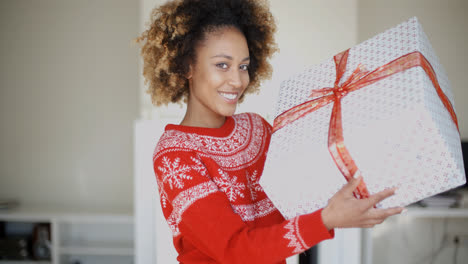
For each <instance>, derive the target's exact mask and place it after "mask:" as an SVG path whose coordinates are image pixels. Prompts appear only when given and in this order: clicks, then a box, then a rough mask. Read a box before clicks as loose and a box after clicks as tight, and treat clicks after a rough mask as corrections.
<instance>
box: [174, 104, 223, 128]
mask: <svg viewBox="0 0 468 264" xmlns="http://www.w3.org/2000/svg"><path fill="white" fill-rule="evenodd" d="M225 121H226V117H225V116H213V115H210V114H208V113H206V114H203V113H194V111H190V105H189V104H187V110H186V111H185V116H184V119H182V122H180V124H181V125H183V126H192V127H206V128H220V127H222V126H223V125H224V122H225Z"/></svg>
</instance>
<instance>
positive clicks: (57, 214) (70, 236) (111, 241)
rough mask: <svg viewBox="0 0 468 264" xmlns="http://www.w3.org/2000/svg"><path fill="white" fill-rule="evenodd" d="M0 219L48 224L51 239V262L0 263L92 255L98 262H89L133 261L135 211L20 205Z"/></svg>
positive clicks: (56, 263)
mask: <svg viewBox="0 0 468 264" xmlns="http://www.w3.org/2000/svg"><path fill="white" fill-rule="evenodd" d="M0 221H4V222H23V223H49V224H50V226H51V240H52V241H51V245H52V259H51V261H2V260H0V264H16V263H20V264H29V263H31V264H32V263H34V264H36V263H43V264H68V263H69V262H68V261H69V260H82V259H86V260H87V261H88V260H89V259H92V258H99V261H89V262H90V263H93V262H94V263H104V262H105V263H107V262H109V263H113V264H114V263H115V264H117V263H124V264H131V263H133V256H134V246H133V244H134V242H133V241H134V235H133V233H134V224H133V222H134V220H133V212H124V211H108V212H105V213H103V212H98V211H90V210H70V209H69V208H68V209H63V208H41V207H19V208H16V209H13V210H8V211H0ZM105 259H108V261H106V260H105ZM87 261H80V263H87Z"/></svg>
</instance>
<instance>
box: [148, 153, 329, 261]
mask: <svg viewBox="0 0 468 264" xmlns="http://www.w3.org/2000/svg"><path fill="white" fill-rule="evenodd" d="M154 170H155V173H156V175H157V181H158V186H159V192H160V197H161V204H162V207H163V212H164V215H165V217H166V220H167V222H168V224H169V226H170V228H171V230H172V232H173V236H174V237H177V236H179V235H183V236H184V237H185V238H186V239H187V240H189V241H190V242H191V243H192V244H193V245H195V247H197V248H198V249H199V250H200V251H201V252H203V253H204V254H205V255H207V256H209V257H210V258H212V259H214V260H215V261H217V262H219V263H276V262H279V261H282V260H284V259H286V258H287V257H289V256H292V255H295V254H298V253H301V252H303V251H305V250H306V249H308V248H310V247H312V246H313V245H315V244H317V243H319V242H320V241H322V240H325V239H329V238H332V237H333V236H334V232H333V230H331V231H328V230H327V228H326V227H325V226H324V224H323V222H322V217H321V210H318V211H316V212H313V213H311V214H307V215H301V216H298V217H295V218H292V219H289V220H284V221H283V222H280V223H276V224H274V225H270V226H266V227H257V228H252V227H249V226H247V224H246V223H244V222H243V221H242V219H241V217H240V216H239V215H238V214H236V213H235V212H234V211H233V208H232V207H231V204H230V202H229V197H228V196H229V192H226V190H223V191H224V192H223V191H221V190H220V187H218V185H219V183H218V184H217V183H216V182H215V181H213V178H212V177H211V176H210V175H208V171H207V170H206V167H204V165H203V164H202V162H201V160H200V159H199V158H198V157H197V155H196V154H194V153H192V152H182V151H177V152H168V153H166V154H164V155H162V156H159V157H157V158H156V159H155V160H154ZM232 191H233V192H235V190H232ZM234 195H235V193H234Z"/></svg>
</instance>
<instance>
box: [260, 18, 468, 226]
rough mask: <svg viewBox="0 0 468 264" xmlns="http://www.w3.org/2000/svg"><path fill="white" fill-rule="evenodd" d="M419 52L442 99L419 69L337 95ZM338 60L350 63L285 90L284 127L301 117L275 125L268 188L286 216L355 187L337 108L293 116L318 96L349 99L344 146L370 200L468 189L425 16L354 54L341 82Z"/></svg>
mask: <svg viewBox="0 0 468 264" xmlns="http://www.w3.org/2000/svg"><path fill="white" fill-rule="evenodd" d="M408 54H410V55H408ZM413 54H417V55H418V56H421V57H423V58H425V61H426V62H428V64H430V66H428V67H426V68H431V71H433V76H434V77H435V78H436V82H437V83H438V85H439V88H438V89H439V92H440V93H438V91H437V89H436V88H435V85H434V83H433V82H432V81H431V79H430V74H428V73H427V71H425V69H424V67H419V66H416V67H410V68H407V69H405V70H402V71H400V72H396V73H392V74H391V75H389V76H387V77H384V78H381V79H379V80H377V81H375V82H370V83H368V84H366V85H363V86H362V87H360V88H359V89H356V90H353V91H349V92H346V93H342V92H341V90H336V89H341V88H339V87H346V86H347V85H348V86H350V85H349V83H359V81H360V78H366V74H369V73H373V72H376V71H379V70H382V69H381V68H379V67H383V66H385V65H389V64H392V63H394V62H395V61H397V63H398V60H399V58H402V57H403V58H408V56H412V55H413ZM337 58H343V56H341V55H340V56H339V55H337V56H335V57H334V58H330V59H329V60H327V61H325V62H323V63H321V64H319V65H315V66H312V67H310V68H308V69H306V70H304V71H303V72H301V73H298V74H296V75H294V76H292V77H291V78H289V79H287V80H285V81H283V82H282V83H281V87H280V92H279V96H278V100H277V104H276V112H275V115H274V116H275V117H276V119H275V120H276V121H278V120H280V119H281V118H282V117H284V116H288V115H290V116H292V117H294V118H293V119H292V120H289V121H288V122H287V124H285V125H282V126H281V127H279V126H276V127H275V131H274V133H273V135H272V138H271V143H270V147H269V151H268V155H267V160H266V163H265V168H264V172H263V176H262V178H261V180H260V184H261V185H262V187H263V189H264V190H265V191H266V193H267V194H268V196H269V197H270V199H271V200H272V201H273V203H274V204H275V206H276V207H277V208H278V209H279V210H280V212H281V213H282V214H283V215H284V216H285V217H286V218H287V219H289V218H292V217H295V216H297V215H300V214H305V213H310V212H313V211H315V210H317V209H319V208H322V207H324V206H326V204H327V202H328V200H329V199H330V198H331V197H332V196H333V194H334V193H336V192H337V191H338V190H339V189H340V188H341V187H342V186H343V185H344V184H345V183H346V181H347V180H346V178H345V176H344V174H343V173H342V172H341V171H340V169H339V166H337V163H336V161H335V160H334V157H333V155H332V153H331V152H330V150H329V129H330V126H331V125H330V124H331V120H330V118H331V116H332V111H335V110H333V108H334V104H335V103H334V102H333V101H332V102H330V103H328V104H324V105H321V106H320V107H316V109H314V111H311V112H310V113H307V114H304V115H303V116H300V117H297V115H294V114H290V112H291V109H293V110H294V109H297V108H298V107H301V106H304V105H308V102H309V101H311V100H312V99H314V98H311V97H310V96H311V94H316V95H317V94H323V96H324V97H326V96H328V97H330V98H331V97H333V96H335V95H336V96H338V95H337V94H340V93H341V95H340V98H341V100H340V106H341V111H340V112H341V120H340V126H341V127H342V135H343V142H342V143H343V145H344V146H345V147H346V149H347V151H348V152H349V155H350V157H351V158H352V161H353V164H355V167H356V169H357V170H352V171H351V174H352V175H353V174H360V175H362V177H363V181H364V183H365V189H366V191H368V194H369V195H372V194H374V193H377V192H379V191H382V190H384V189H386V188H391V187H398V190H397V193H396V194H395V195H394V196H392V197H390V198H388V199H386V200H384V201H383V202H381V203H379V204H378V207H382V208H388V207H394V206H406V205H409V204H411V203H414V202H417V201H419V200H421V199H424V198H426V197H429V196H432V195H435V194H438V193H441V192H444V191H447V190H449V189H452V188H455V187H457V186H460V185H462V184H464V183H465V182H466V179H465V172H464V168H463V157H462V152H461V143H460V134H459V132H458V127H457V124H456V119H454V118H456V117H455V112H453V113H452V114H451V113H450V111H449V110H448V107H447V105H449V106H450V109H453V111H454V105H453V94H452V92H451V91H450V83H449V81H448V79H447V75H446V73H445V72H444V69H443V68H442V65H441V64H440V62H439V60H438V58H437V57H436V55H435V52H434V50H433V49H432V47H431V44H430V43H429V41H428V38H427V36H426V35H425V33H424V31H423V29H422V26H421V25H420V23H419V22H418V20H417V18H416V17H413V18H411V19H409V20H408V21H406V22H404V23H401V24H399V25H397V26H396V27H394V28H391V29H389V30H387V31H385V32H383V33H381V34H378V35H376V36H375V37H373V38H371V39H369V40H367V41H364V42H362V43H361V44H359V45H357V46H355V47H353V48H351V49H349V51H347V52H346V59H347V61H346V64H345V68H343V75H342V77H341V78H339V82H338V83H337V84H336V85H335V80H336V79H337V68H338V66H337V65H342V64H339V63H340V62H341V61H342V60H337ZM387 71H388V72H391V71H393V70H392V69H390V70H387ZM363 76H364V77H363ZM351 86H352V85H351ZM354 86H356V84H354ZM330 87H331V88H330ZM333 87H334V88H333ZM324 88H327V89H328V90H327V89H325V90H324ZM330 89H335V90H334V91H335V92H333V91H331V90H330ZM337 91H338V92H337ZM333 98H335V97H333ZM444 102H445V104H444ZM335 107H336V106H335ZM275 123H276V124H277V122H275ZM278 127H279V128H278ZM338 145H339V144H338ZM338 156H339V155H338ZM345 163H346V162H345ZM346 164H347V163H346ZM347 166H348V165H347ZM357 196H358V197H359V194H358V195H357Z"/></svg>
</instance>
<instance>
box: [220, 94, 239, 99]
mask: <svg viewBox="0 0 468 264" xmlns="http://www.w3.org/2000/svg"><path fill="white" fill-rule="evenodd" d="M219 94H220V95H221V96H222V97H224V98H226V99H228V100H235V99H237V96H238V93H223V92H219Z"/></svg>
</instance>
